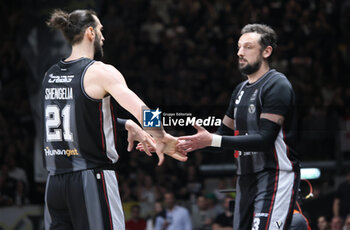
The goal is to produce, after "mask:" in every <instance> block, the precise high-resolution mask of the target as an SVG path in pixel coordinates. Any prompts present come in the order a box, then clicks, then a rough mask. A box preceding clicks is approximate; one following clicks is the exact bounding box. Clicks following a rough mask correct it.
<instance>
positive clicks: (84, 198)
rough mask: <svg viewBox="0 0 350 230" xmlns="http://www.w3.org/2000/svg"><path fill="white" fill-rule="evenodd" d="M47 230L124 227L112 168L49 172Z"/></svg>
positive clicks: (110, 229)
mask: <svg viewBox="0 0 350 230" xmlns="http://www.w3.org/2000/svg"><path fill="white" fill-rule="evenodd" d="M45 229H46V230H49V229H50V230H51V229H52V230H56V229H57V230H58V229H62V230H69V229H77V230H83V229H84V230H89V229H90V230H100V229H101V230H102V229H107V230H113V229H114V230H124V229H125V221H124V213H123V209H122V204H121V200H120V196H119V189H118V181H117V176H116V173H115V171H113V170H102V169H91V170H84V171H79V172H73V173H67V174H59V175H51V176H48V180H47V183H46V192H45Z"/></svg>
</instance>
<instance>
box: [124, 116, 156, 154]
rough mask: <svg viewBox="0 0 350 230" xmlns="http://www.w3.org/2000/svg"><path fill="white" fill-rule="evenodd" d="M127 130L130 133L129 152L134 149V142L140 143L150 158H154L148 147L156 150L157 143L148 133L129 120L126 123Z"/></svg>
mask: <svg viewBox="0 0 350 230" xmlns="http://www.w3.org/2000/svg"><path fill="white" fill-rule="evenodd" d="M125 129H126V130H127V131H128V142H129V144H128V151H129V152H130V151H131V150H132V149H133V147H134V141H139V142H140V143H139V144H141V145H142V146H143V147H144V148H145V152H146V154H147V155H148V156H152V153H151V152H150V151H149V150H148V148H147V146H150V147H152V148H156V144H155V141H154V140H153V138H152V137H151V135H149V134H148V133H147V132H145V131H144V130H143V129H142V128H141V127H140V126H138V125H137V124H136V123H135V122H134V121H133V120H127V121H126V123H125Z"/></svg>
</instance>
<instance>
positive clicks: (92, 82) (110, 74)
mask: <svg viewBox="0 0 350 230" xmlns="http://www.w3.org/2000/svg"><path fill="white" fill-rule="evenodd" d="M120 84H125V80H124V77H123V75H122V74H121V73H120V72H119V71H118V70H117V69H116V68H115V67H114V66H112V65H109V64H105V63H103V62H100V61H96V62H94V63H93V64H92V65H91V66H90V67H89V69H88V70H87V71H86V74H85V77H84V83H83V85H84V89H85V91H86V93H87V94H88V95H89V96H90V97H92V98H95V99H101V98H103V97H104V96H105V95H106V94H107V93H108V92H109V91H110V87H112V86H116V85H120Z"/></svg>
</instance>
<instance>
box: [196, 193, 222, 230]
mask: <svg viewBox="0 0 350 230" xmlns="http://www.w3.org/2000/svg"><path fill="white" fill-rule="evenodd" d="M215 218H216V213H215V212H214V210H212V209H208V201H207V199H206V198H205V197H204V196H203V195H201V196H198V198H197V205H196V206H195V208H194V210H193V211H192V222H193V229H194V230H211V225H212V223H213V220H214V219H215Z"/></svg>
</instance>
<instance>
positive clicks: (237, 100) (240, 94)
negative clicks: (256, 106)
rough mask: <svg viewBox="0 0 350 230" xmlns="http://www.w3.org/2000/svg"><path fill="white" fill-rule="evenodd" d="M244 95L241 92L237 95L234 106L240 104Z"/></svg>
mask: <svg viewBox="0 0 350 230" xmlns="http://www.w3.org/2000/svg"><path fill="white" fill-rule="evenodd" d="M243 94H244V91H243V90H242V91H241V92H240V93H239V95H238V98H237V99H236V101H235V103H236V105H238V104H239V103H240V102H241V99H242V96H243Z"/></svg>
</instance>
